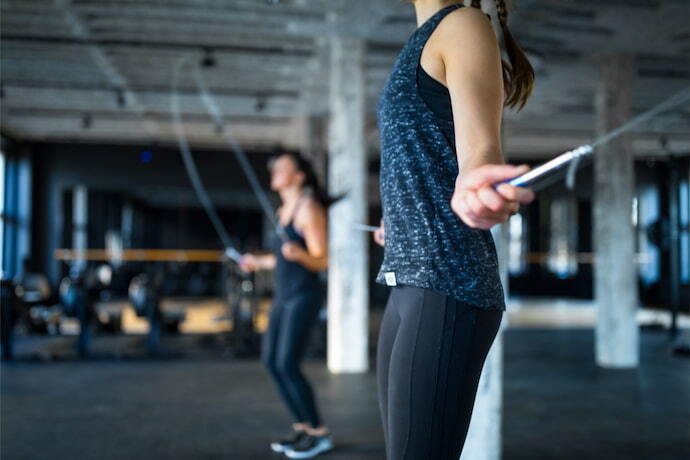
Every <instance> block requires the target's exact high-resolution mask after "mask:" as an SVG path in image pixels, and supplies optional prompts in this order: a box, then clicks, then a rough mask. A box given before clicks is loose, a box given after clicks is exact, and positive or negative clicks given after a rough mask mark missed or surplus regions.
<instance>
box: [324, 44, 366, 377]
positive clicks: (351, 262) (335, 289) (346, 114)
mask: <svg viewBox="0 0 690 460" xmlns="http://www.w3.org/2000/svg"><path fill="white" fill-rule="evenodd" d="M330 51H331V53H330V55H331V61H330V62H331V72H330V129H329V138H328V159H329V162H328V163H329V171H328V179H329V184H328V191H329V193H330V195H331V196H341V195H344V198H343V199H342V200H340V201H338V202H337V203H335V204H334V205H333V206H331V208H330V210H329V270H328V368H329V369H330V370H331V372H335V373H343V372H365V371H366V370H367V369H368V367H369V362H368V323H369V321H368V320H369V305H368V300H369V293H368V279H367V276H368V267H367V264H368V260H367V240H366V238H367V236H368V235H366V234H364V232H357V231H353V229H352V223H354V222H364V221H365V218H366V214H367V197H366V193H365V190H366V167H365V166H366V162H365V143H364V102H365V95H366V86H365V82H364V54H365V47H364V42H363V41H362V40H359V39H352V38H345V37H341V36H333V37H331V50H330Z"/></svg>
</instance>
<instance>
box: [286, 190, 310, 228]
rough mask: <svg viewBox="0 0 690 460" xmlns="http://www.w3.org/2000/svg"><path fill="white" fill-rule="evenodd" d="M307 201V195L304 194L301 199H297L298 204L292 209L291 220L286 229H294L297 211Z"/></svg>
mask: <svg viewBox="0 0 690 460" xmlns="http://www.w3.org/2000/svg"><path fill="white" fill-rule="evenodd" d="M305 201H307V194H306V193H302V194H301V195H300V196H299V198H297V203H295V207H294V208H293V209H292V214H290V219H289V220H288V222H287V225H286V227H288V226H290V225H292V226H293V227H294V225H293V223H294V221H295V217H296V216H297V211H299V209H300V208H301V207H302V205H303V203H304V202H305Z"/></svg>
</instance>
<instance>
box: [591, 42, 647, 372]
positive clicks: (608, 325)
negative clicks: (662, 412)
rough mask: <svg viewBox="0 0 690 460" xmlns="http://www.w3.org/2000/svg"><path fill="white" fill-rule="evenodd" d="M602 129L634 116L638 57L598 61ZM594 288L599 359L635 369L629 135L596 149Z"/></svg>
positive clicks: (618, 56)
mask: <svg viewBox="0 0 690 460" xmlns="http://www.w3.org/2000/svg"><path fill="white" fill-rule="evenodd" d="M597 65H598V67H599V79H598V87H597V91H596V94H595V102H594V103H595V113H596V133H597V135H598V136H599V135H602V134H604V133H607V132H609V131H611V130H612V129H614V128H616V127H618V126H620V125H621V124H623V123H624V122H625V121H627V120H628V119H629V118H630V115H631V109H630V105H631V87H632V78H633V72H634V62H633V58H632V56H629V55H626V54H616V55H613V56H605V57H602V58H600V59H598V61H597ZM594 177H595V179H594V180H595V184H594V249H595V252H596V265H595V266H594V274H595V276H594V284H595V286H594V288H595V299H596V304H597V325H596V362H597V364H598V365H599V366H602V367H610V368H634V367H636V366H637V364H638V362H639V331H638V325H637V321H636V313H637V307H638V292H637V270H636V265H635V234H634V229H633V224H632V203H633V197H634V182H635V181H634V163H633V155H632V149H631V145H630V140H629V138H628V137H627V136H626V135H623V136H620V137H617V138H616V139H614V140H612V141H610V142H607V143H606V144H603V145H601V146H600V147H597V149H596V152H595V154H594Z"/></svg>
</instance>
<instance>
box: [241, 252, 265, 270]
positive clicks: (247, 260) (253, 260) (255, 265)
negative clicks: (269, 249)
mask: <svg viewBox="0 0 690 460" xmlns="http://www.w3.org/2000/svg"><path fill="white" fill-rule="evenodd" d="M239 264H240V268H241V269H242V270H244V271H245V272H247V273H250V272H255V271H257V270H259V269H260V268H261V267H260V264H259V258H258V257H257V256H255V255H254V254H242V257H241V258H240V262H239Z"/></svg>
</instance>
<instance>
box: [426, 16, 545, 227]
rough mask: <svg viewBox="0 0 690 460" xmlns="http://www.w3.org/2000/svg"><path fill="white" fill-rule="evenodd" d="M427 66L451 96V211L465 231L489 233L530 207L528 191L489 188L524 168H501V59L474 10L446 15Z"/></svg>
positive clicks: (484, 20) (489, 30)
mask: <svg viewBox="0 0 690 460" xmlns="http://www.w3.org/2000/svg"><path fill="white" fill-rule="evenodd" d="M432 38H433V39H434V40H433V46H432V47H431V49H430V50H431V53H430V55H428V56H427V58H428V60H430V61H432V62H436V63H439V60H440V66H441V67H442V71H443V73H444V77H445V83H446V85H447V86H448V90H449V92H450V96H451V102H452V107H453V119H454V124H455V141H456V151H457V158H458V167H459V174H458V178H457V180H456V187H455V193H454V195H453V199H452V200H451V206H452V208H453V210H454V211H455V212H456V213H457V214H458V216H459V217H460V218H461V219H462V220H463V221H464V222H465V223H466V224H467V225H469V226H471V227H476V228H490V227H491V226H493V225H494V224H496V223H500V222H504V221H505V220H507V219H508V217H510V215H511V214H514V213H515V212H517V210H518V208H519V205H520V203H528V202H530V201H532V199H533V197H534V195H533V193H532V192H531V191H530V190H526V189H522V188H519V187H512V186H509V185H502V186H500V187H499V188H498V190H494V189H493V187H492V185H493V184H494V183H496V182H501V181H503V180H505V179H509V178H511V177H514V176H516V175H519V174H521V173H522V172H524V171H525V170H526V169H525V167H515V166H510V165H505V164H504V159H503V155H502V153H501V136H500V131H501V117H502V111H503V101H504V90H503V78H502V70H501V55H500V49H499V46H498V41H497V39H496V35H495V34H494V31H493V28H492V27H491V23H490V21H489V20H488V18H487V17H486V16H485V15H484V13H482V12H481V11H479V10H477V9H475V8H462V9H459V10H457V11H455V12H453V13H451V14H449V15H448V16H447V17H446V19H444V21H442V22H441V24H440V25H439V27H438V30H437V32H436V33H435V34H434V35H433V36H432Z"/></svg>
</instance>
